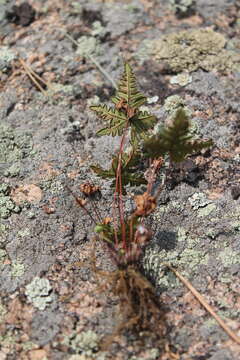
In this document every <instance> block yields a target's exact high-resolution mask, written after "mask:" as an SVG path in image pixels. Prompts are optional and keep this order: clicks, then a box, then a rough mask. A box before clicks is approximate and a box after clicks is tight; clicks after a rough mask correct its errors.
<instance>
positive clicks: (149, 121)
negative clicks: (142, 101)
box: [129, 111, 157, 143]
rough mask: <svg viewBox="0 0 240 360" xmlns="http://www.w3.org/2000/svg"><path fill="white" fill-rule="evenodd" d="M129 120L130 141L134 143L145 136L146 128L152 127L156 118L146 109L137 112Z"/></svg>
mask: <svg viewBox="0 0 240 360" xmlns="http://www.w3.org/2000/svg"><path fill="white" fill-rule="evenodd" d="M129 122H130V126H131V141H132V143H134V142H135V141H138V140H141V139H143V138H144V137H146V136H147V132H148V130H150V129H152V128H153V127H154V125H155V124H156V122H157V118H156V116H154V115H151V114H149V113H148V112H147V111H139V113H137V114H136V115H135V116H133V117H132V118H130V120H129Z"/></svg>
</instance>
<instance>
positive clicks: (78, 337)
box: [63, 330, 98, 356]
mask: <svg viewBox="0 0 240 360" xmlns="http://www.w3.org/2000/svg"><path fill="white" fill-rule="evenodd" d="M63 343H64V344H65V345H67V346H69V347H70V348H71V349H72V350H73V351H74V352H75V353H77V354H83V355H85V356H92V355H93V354H94V353H96V352H97V350H98V335H97V334H96V333H95V332H93V331H91V330H88V331H83V332H81V333H80V334H78V333H77V332H73V333H72V334H71V335H70V336H65V338H64V341H63Z"/></svg>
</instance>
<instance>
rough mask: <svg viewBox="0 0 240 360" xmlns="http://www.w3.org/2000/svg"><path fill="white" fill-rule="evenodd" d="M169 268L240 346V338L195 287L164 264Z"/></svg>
mask: <svg viewBox="0 0 240 360" xmlns="http://www.w3.org/2000/svg"><path fill="white" fill-rule="evenodd" d="M164 265H165V266H167V267H168V268H169V269H170V270H171V271H172V272H173V273H174V274H175V275H176V277H177V278H178V279H179V280H180V281H181V282H182V283H183V284H184V285H185V286H186V287H187V288H188V289H189V290H190V291H191V293H192V294H193V295H194V296H195V297H196V299H197V300H198V301H199V302H200V304H201V305H202V306H203V307H204V308H205V309H206V310H207V311H208V312H209V314H211V315H212V317H213V318H214V319H215V320H216V321H217V323H218V324H219V325H220V326H221V327H222V329H223V330H224V331H225V332H226V333H227V334H228V336H229V337H230V338H231V339H232V340H233V341H235V342H236V343H237V344H239V345H240V337H239V336H237V335H236V334H235V333H234V332H233V331H232V330H231V329H230V328H229V327H228V326H227V325H226V323H225V322H224V321H223V320H222V319H221V318H220V317H219V316H218V315H217V314H216V313H215V311H214V310H213V309H212V307H211V306H210V305H209V304H208V303H207V302H206V300H205V299H204V298H203V296H202V295H201V294H200V293H199V292H198V291H197V290H196V289H195V288H194V287H193V285H192V284H191V283H190V282H189V281H188V280H187V279H185V277H184V276H183V275H181V274H180V273H179V272H178V271H177V270H175V269H174V268H173V267H172V266H171V265H169V264H164Z"/></svg>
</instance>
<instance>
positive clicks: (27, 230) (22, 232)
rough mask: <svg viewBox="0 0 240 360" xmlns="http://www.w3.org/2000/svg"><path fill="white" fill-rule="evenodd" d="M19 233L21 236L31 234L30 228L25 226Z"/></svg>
mask: <svg viewBox="0 0 240 360" xmlns="http://www.w3.org/2000/svg"><path fill="white" fill-rule="evenodd" d="M17 235H18V236H20V237H26V236H29V235H30V230H29V229H28V228H25V229H23V230H19V231H18V233H17Z"/></svg>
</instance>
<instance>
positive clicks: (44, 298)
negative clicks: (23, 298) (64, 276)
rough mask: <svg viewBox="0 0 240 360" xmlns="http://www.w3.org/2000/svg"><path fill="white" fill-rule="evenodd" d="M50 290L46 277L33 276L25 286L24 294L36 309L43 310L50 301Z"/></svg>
mask: <svg viewBox="0 0 240 360" xmlns="http://www.w3.org/2000/svg"><path fill="white" fill-rule="evenodd" d="M51 290H52V287H51V285H50V283H49V280H48V279H43V278H39V277H35V278H34V279H33V280H32V282H31V283H30V284H28V285H27V286H26V291H25V294H26V295H27V297H28V300H29V301H30V302H31V303H33V305H34V306H35V307H36V308H37V309H39V310H44V309H45V308H46V307H47V305H48V304H49V303H51V302H52V297H51V295H49V293H50V292H51Z"/></svg>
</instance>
